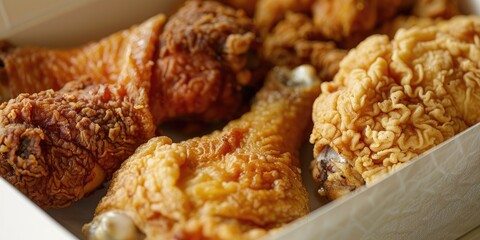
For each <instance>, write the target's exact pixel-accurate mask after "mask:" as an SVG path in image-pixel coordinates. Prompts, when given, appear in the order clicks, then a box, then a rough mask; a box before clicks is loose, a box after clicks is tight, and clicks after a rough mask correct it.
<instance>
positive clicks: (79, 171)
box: [0, 15, 165, 208]
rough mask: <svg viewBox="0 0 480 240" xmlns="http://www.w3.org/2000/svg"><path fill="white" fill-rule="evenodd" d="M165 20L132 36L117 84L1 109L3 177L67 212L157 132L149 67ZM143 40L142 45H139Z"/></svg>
mask: <svg viewBox="0 0 480 240" xmlns="http://www.w3.org/2000/svg"><path fill="white" fill-rule="evenodd" d="M164 22H165V17H164V16H163V15H159V16H157V17H153V18H152V19H150V20H149V21H147V22H146V23H144V24H143V25H141V26H140V27H139V28H138V29H136V30H134V32H132V36H130V40H129V43H128V44H127V45H128V47H126V48H125V51H124V52H125V56H124V57H123V60H122V62H123V63H124V66H123V68H122V70H121V71H120V72H119V76H118V79H117V82H116V83H114V84H92V80H91V79H88V78H84V79H80V80H77V81H73V82H69V83H67V85H65V87H64V88H62V89H61V90H60V91H53V90H47V91H43V92H40V93H34V94H27V93H24V94H20V95H19V96H18V97H16V98H15V99H11V100H10V101H8V102H4V103H2V104H1V105H0V176H2V177H3V178H5V179H6V180H7V181H9V182H10V183H11V184H12V185H14V186H15V187H16V188H17V189H19V190H20V191H22V192H23V193H25V194H26V195H27V196H28V197H29V198H30V199H32V200H33V201H34V202H36V203H37V204H38V205H39V206H41V207H44V208H49V207H63V206H67V205H69V204H71V203H72V202H74V201H76V200H78V199H80V198H82V197H83V196H84V195H86V194H88V193H90V192H91V191H93V190H94V189H96V188H97V187H98V186H99V185H100V184H102V183H103V181H104V180H106V179H109V178H110V177H111V176H112V174H113V172H114V171H115V170H116V169H118V167H119V166H120V164H121V163H122V161H123V160H125V159H126V158H127V157H129V156H130V155H131V154H132V153H133V152H134V150H135V149H136V148H137V147H138V146H139V145H140V144H142V143H144V142H146V141H147V140H148V139H150V138H152V137H153V136H154V133H155V125H154V124H153V118H152V115H151V113H150V110H149V107H148V95H147V94H148V89H149V87H150V82H149V81H145V80H144V79H148V78H150V75H151V73H152V64H148V62H149V61H151V60H150V59H151V58H152V55H153V54H154V48H152V47H151V46H152V44H149V42H156V41H158V35H159V31H160V30H161V28H162V26H163V23H164ZM140 39H141V40H143V41H144V42H142V41H139V40H140Z"/></svg>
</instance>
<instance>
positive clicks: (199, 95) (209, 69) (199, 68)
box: [150, 1, 255, 123]
mask: <svg viewBox="0 0 480 240" xmlns="http://www.w3.org/2000/svg"><path fill="white" fill-rule="evenodd" d="M160 38H161V40H160V49H159V52H158V58H157V59H158V60H157V61H156V63H155V72H154V73H155V74H154V77H153V80H152V90H151V97H150V105H151V106H152V113H153V115H154V118H155V120H156V122H157V123H159V122H163V121H165V120H168V119H175V118H177V117H178V116H189V115H190V116H191V115H199V116H198V117H196V118H195V120H203V121H215V120H219V119H222V118H223V119H225V118H227V119H228V118H232V117H234V116H236V113H237V111H238V109H239V107H240V105H241V103H242V98H243V92H242V90H243V89H244V87H245V86H247V85H252V72H251V69H249V66H247V64H248V57H251V54H253V53H252V52H251V51H252V50H251V49H252V48H253V43H254V41H255V34H254V31H253V23H252V21H251V19H249V18H248V17H247V16H246V14H245V12H243V11H241V10H234V9H232V8H228V7H225V6H223V5H221V4H219V3H215V2H200V1H189V2H187V3H186V4H185V5H184V6H183V7H182V8H181V9H180V10H179V11H178V12H177V13H176V14H175V15H173V16H172V17H171V18H170V20H169V22H168V23H167V24H166V26H165V30H164V32H163V33H162V35H161V37H160ZM173 106H175V107H173Z"/></svg>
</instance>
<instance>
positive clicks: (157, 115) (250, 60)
mask: <svg viewBox="0 0 480 240" xmlns="http://www.w3.org/2000/svg"><path fill="white" fill-rule="evenodd" d="M142 25H144V24H142ZM141 27H142V26H135V27H132V28H130V29H128V30H125V31H121V32H118V33H115V34H113V35H111V36H109V37H107V38H105V39H102V40H101V41H99V42H94V43H91V44H88V45H86V46H83V47H79V48H75V49H44V48H20V47H19V48H3V47H2V46H1V45H0V49H4V51H3V52H2V53H0V58H1V59H2V61H3V63H4V65H5V67H4V68H3V69H2V70H4V73H5V74H2V75H0V100H2V99H4V100H5V99H9V98H12V97H16V96H17V95H18V94H20V93H36V92H39V91H43V90H47V89H54V90H58V89H60V88H62V87H63V86H64V85H65V84H66V83H68V82H70V81H74V80H76V79H80V78H83V77H88V78H90V79H91V80H92V81H93V82H94V83H101V84H105V83H109V84H113V83H115V82H117V81H118V78H119V76H120V72H121V71H122V66H123V64H124V62H123V58H122V56H123V55H124V54H125V51H126V49H127V47H128V44H129V42H130V41H131V37H133V36H134V35H135V34H133V33H134V32H135V31H136V29H138V28H141ZM145 34H147V33H145ZM145 34H144V35H145ZM157 37H158V39H159V41H158V42H150V43H149V44H150V45H148V46H146V45H142V46H139V49H145V48H153V49H154V51H155V52H156V54H155V55H153V56H152V58H151V59H150V61H152V63H153V64H154V65H155V66H154V72H153V75H151V76H149V77H148V79H145V80H146V82H147V81H148V82H150V83H151V87H152V89H151V91H149V92H148V94H151V96H150V105H151V110H152V113H153V115H154V120H155V123H157V124H158V123H161V122H164V121H167V120H178V119H179V118H182V119H185V118H186V117H189V118H191V121H203V122H212V121H218V120H225V119H231V118H233V117H236V116H238V112H239V108H240V107H241V106H242V103H244V102H245V101H247V100H248V99H245V97H244V95H245V94H244V93H245V89H249V88H251V87H252V86H256V85H258V84H256V82H258V81H259V79H257V78H255V75H256V72H254V71H253V70H255V69H256V68H257V66H256V65H255V64H254V63H255V62H256V59H257V54H256V52H255V51H256V48H257V46H256V45H257V40H256V35H255V31H254V27H253V22H252V20H251V19H250V18H248V16H247V15H246V14H245V12H244V11H241V10H234V9H232V8H229V7H226V6H223V5H221V4H220V3H216V2H200V1H188V2H186V3H185V4H184V6H183V7H182V8H180V9H179V11H178V12H177V13H176V14H174V15H173V16H172V17H171V18H170V20H169V22H168V24H167V25H166V27H165V29H164V31H163V32H162V33H161V35H160V36H157ZM137 40H138V41H143V42H147V41H146V40H145V39H143V40H142V39H139V38H137ZM137 52H138V53H140V51H137ZM257 62H258V61H257ZM148 64H151V63H150V62H149V63H148ZM204 70H205V71H204ZM0 74H1V73H0ZM262 80H263V76H262ZM7 91H8V92H9V93H8V94H7V93H3V92H7ZM4 95H6V96H4Z"/></svg>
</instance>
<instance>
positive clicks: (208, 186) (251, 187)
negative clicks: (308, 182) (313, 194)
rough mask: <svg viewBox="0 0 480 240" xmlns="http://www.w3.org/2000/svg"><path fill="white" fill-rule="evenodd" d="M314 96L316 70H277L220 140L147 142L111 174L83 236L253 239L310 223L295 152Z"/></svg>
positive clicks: (217, 134) (216, 134) (218, 134)
mask: <svg viewBox="0 0 480 240" xmlns="http://www.w3.org/2000/svg"><path fill="white" fill-rule="evenodd" d="M319 90H320V89H319V81H318V80H317V79H316V78H315V72H314V69H313V68H311V67H309V66H301V67H299V68H297V69H295V70H294V71H293V72H290V71H288V70H286V68H275V69H274V70H273V71H272V72H271V73H270V74H269V77H268V79H267V81H266V83H265V86H264V88H263V89H262V90H260V92H259V93H258V94H257V95H256V98H255V101H254V103H253V106H252V109H251V111H250V112H248V113H246V114H245V115H243V116H242V117H241V118H240V119H238V120H235V121H232V122H230V123H229V124H228V125H227V126H226V127H225V128H224V129H223V130H222V131H216V132H214V133H212V134H210V135H207V136H204V137H200V138H194V139H190V140H187V141H184V142H180V143H172V141H171V140H170V139H169V138H167V137H159V138H154V139H151V140H150V141H149V142H148V143H146V144H144V145H142V146H141V147H140V148H139V149H138V150H137V151H136V152H135V154H134V155H132V156H131V157H130V158H129V159H128V160H127V161H126V162H125V163H124V164H123V165H122V167H121V168H120V170H119V171H118V172H117V173H116V174H115V177H114V179H113V180H112V184H111V186H110V189H109V191H108V193H107V195H106V196H105V197H104V198H103V199H102V200H101V202H100V203H99V205H98V207H97V209H96V217H95V219H94V221H93V222H92V223H91V224H88V225H86V226H85V227H84V233H85V235H86V237H87V238H89V239H103V238H102V237H104V236H113V237H117V238H119V239H127V238H128V237H133V236H135V235H140V234H139V233H138V232H137V233H135V232H136V231H139V232H141V233H143V234H145V235H146V237H147V239H258V238H259V237H261V236H264V235H265V234H267V233H268V232H269V231H270V230H272V229H277V228H279V227H281V226H283V225H285V224H287V223H289V222H291V221H293V220H295V219H297V218H299V217H301V216H303V215H305V214H307V213H308V198H307V193H306V190H305V188H304V186H303V185H302V181H301V176H300V168H299V148H300V145H301V143H302V139H303V138H304V136H305V134H306V131H307V126H308V125H309V121H310V120H309V119H310V117H309V116H310V113H311V111H310V109H311V105H312V103H313V101H314V99H315V98H316V96H317V95H318V93H319ZM119 226H122V227H121V229H119V228H118V227H119ZM136 228H138V230H135V229H136ZM115 229H117V230H120V231H117V230H115Z"/></svg>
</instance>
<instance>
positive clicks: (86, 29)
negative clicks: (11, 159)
mask: <svg viewBox="0 0 480 240" xmlns="http://www.w3.org/2000/svg"><path fill="white" fill-rule="evenodd" d="M179 2H181V1H180V0H179V1H175V0H173V1H166V0H164V1H162V0H143V1H134V0H0V38H8V39H9V40H11V41H13V42H14V43H16V44H18V45H23V46H27V45H35V46H52V47H71V46H78V45H79V44H82V43H85V42H88V41H94V40H98V39H100V38H101V37H104V36H107V35H108V34H110V33H113V32H116V31H118V30H121V29H124V28H128V27H129V26H131V25H132V24H135V23H139V22H141V21H143V20H145V19H147V18H148V17H150V16H153V15H155V14H157V13H160V12H163V13H169V12H171V11H172V9H174V8H175V6H177V5H178V4H179ZM462 4H463V9H464V10H466V11H468V12H472V13H480V0H469V1H468V0H464V1H462ZM170 136H171V135H170ZM176 137H177V139H178V138H181V136H176ZM302 151H303V152H302V160H303V165H304V172H303V176H304V178H305V183H306V185H307V187H308V191H309V194H310V198H311V204H310V206H311V208H312V212H311V213H310V214H309V215H308V216H306V217H304V218H302V219H299V220H298V221H296V222H293V223H292V224H290V225H288V226H287V227H285V229H284V230H283V231H281V232H279V233H278V234H277V235H275V236H273V237H272V238H274V239H456V238H459V237H461V236H464V238H463V239H480V230H478V229H477V230H474V231H473V232H472V233H471V234H469V235H468V236H465V235H464V234H466V233H467V232H469V231H470V230H472V229H474V228H475V227H477V226H478V225H480V174H478V172H479V170H480V124H478V125H476V126H474V127H472V128H470V129H468V130H467V131H465V132H463V133H461V134H459V135H458V136H456V137H455V138H453V139H450V140H449V141H447V142H445V143H443V144H441V145H440V146H438V147H436V148H435V149H432V150H431V151H429V152H427V153H426V154H424V155H422V156H420V157H419V158H417V160H415V161H413V162H412V163H411V164H408V165H407V166H405V167H404V168H402V169H401V170H399V171H398V172H396V173H395V174H392V175H391V176H389V177H387V178H385V179H384V180H382V181H380V182H378V183H377V184H375V185H373V186H370V187H369V188H363V189H360V190H359V191H357V192H355V193H353V194H350V195H349V196H347V197H345V198H343V199H340V200H337V201H334V202H331V203H328V204H326V205H324V206H321V205H322V204H323V202H322V201H321V200H319V199H318V198H317V195H316V193H315V187H314V184H313V183H312V180H311V177H310V173H309V171H307V170H306V169H307V166H308V164H309V161H310V159H312V151H311V146H306V147H304V149H303V150H302ZM105 191H106V190H105V189H102V190H99V191H97V192H95V193H94V194H93V195H92V196H90V197H88V198H86V199H83V200H81V201H79V202H77V203H75V204H73V205H72V206H70V207H68V208H65V209H54V210H49V211H47V213H48V214H45V212H44V211H42V210H41V209H39V208H38V207H37V206H36V205H34V204H33V203H31V202H30V201H29V200H28V199H27V198H25V197H24V196H23V195H21V194H20V193H19V192H18V191H17V190H15V189H13V188H12V187H11V186H10V185H9V184H8V183H6V182H5V181H4V180H3V179H1V178H0V239H75V238H76V237H78V238H81V232H80V228H81V226H82V225H83V224H84V223H86V222H88V221H89V220H91V218H92V216H93V212H94V208H95V206H96V204H97V203H98V201H99V200H100V199H101V197H102V196H103V195H104V194H105ZM320 206H321V207H320ZM66 230H68V231H66ZM69 231H70V232H71V233H70V232H69Z"/></svg>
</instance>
